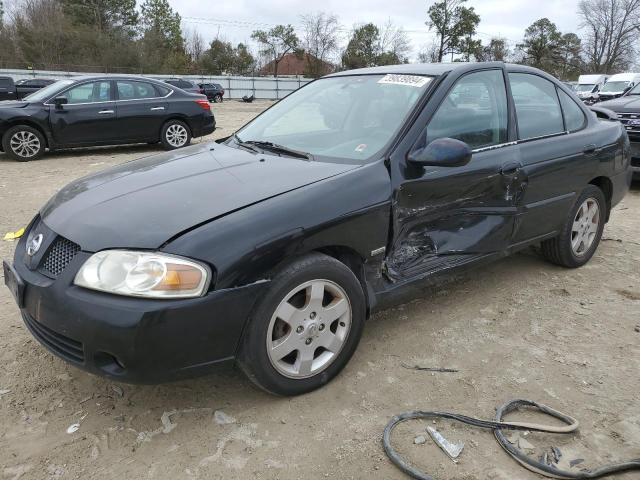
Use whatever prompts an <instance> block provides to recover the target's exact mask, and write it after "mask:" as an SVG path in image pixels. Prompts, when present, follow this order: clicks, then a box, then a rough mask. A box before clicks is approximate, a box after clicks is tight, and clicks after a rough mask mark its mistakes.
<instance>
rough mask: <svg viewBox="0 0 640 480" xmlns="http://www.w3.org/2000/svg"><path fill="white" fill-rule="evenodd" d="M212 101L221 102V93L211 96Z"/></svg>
mask: <svg viewBox="0 0 640 480" xmlns="http://www.w3.org/2000/svg"><path fill="white" fill-rule="evenodd" d="M213 103H222V95H220V94H218V95H216V96H214V97H213Z"/></svg>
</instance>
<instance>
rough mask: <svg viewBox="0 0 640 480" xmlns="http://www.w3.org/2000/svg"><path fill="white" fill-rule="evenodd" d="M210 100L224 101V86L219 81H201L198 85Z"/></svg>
mask: <svg viewBox="0 0 640 480" xmlns="http://www.w3.org/2000/svg"><path fill="white" fill-rule="evenodd" d="M198 86H199V87H200V89H201V90H202V93H204V94H205V95H206V96H207V98H208V99H209V101H210V102H214V103H222V100H223V97H224V88H222V85H220V84H219V83H200V84H199V85H198Z"/></svg>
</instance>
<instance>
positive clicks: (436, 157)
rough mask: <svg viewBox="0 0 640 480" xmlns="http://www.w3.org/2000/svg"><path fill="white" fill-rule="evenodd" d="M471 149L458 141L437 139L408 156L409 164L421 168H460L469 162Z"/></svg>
mask: <svg viewBox="0 0 640 480" xmlns="http://www.w3.org/2000/svg"><path fill="white" fill-rule="evenodd" d="M471 155H472V152H471V148H470V147H469V145H467V144H466V143H464V142H461V141H460V140H455V139H453V138H438V139H437V140H434V141H433V142H431V143H430V144H429V145H427V146H426V147H424V148H421V149H419V150H416V151H414V152H411V153H410V154H409V157H408V158H407V160H409V162H411V163H413V164H415V165H420V166H423V167H426V166H433V167H462V166H464V165H466V164H467V163H469V162H470V161H471Z"/></svg>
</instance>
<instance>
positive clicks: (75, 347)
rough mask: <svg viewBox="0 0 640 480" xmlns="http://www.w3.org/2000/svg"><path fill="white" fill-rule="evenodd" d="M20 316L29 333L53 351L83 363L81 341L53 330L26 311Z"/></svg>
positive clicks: (70, 359) (71, 360) (65, 357)
mask: <svg viewBox="0 0 640 480" xmlns="http://www.w3.org/2000/svg"><path fill="white" fill-rule="evenodd" d="M22 317H23V318H24V323H25V324H26V325H27V328H28V329H29V331H30V332H31V334H32V335H33V336H34V337H36V338H37V339H38V340H39V341H40V343H42V344H43V345H44V346H45V347H48V348H49V349H50V350H51V351H53V353H55V354H57V355H59V356H60V357H62V358H64V359H65V360H68V361H70V362H76V363H84V348H83V346H82V343H81V342H78V341H77V340H73V339H72V338H69V337H65V336H64V335H62V334H61V333H58V332H54V331H53V330H51V329H50V328H48V327H45V326H44V325H42V324H41V323H40V322H38V321H37V320H35V319H34V318H32V317H31V316H30V315H29V314H27V313H25V314H23V315H22Z"/></svg>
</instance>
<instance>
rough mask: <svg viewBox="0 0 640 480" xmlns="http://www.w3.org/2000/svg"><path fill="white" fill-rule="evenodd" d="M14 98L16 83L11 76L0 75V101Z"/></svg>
mask: <svg viewBox="0 0 640 480" xmlns="http://www.w3.org/2000/svg"><path fill="white" fill-rule="evenodd" d="M15 99H16V85H15V83H14V81H13V78H11V77H0V102H1V101H5V100H15Z"/></svg>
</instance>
